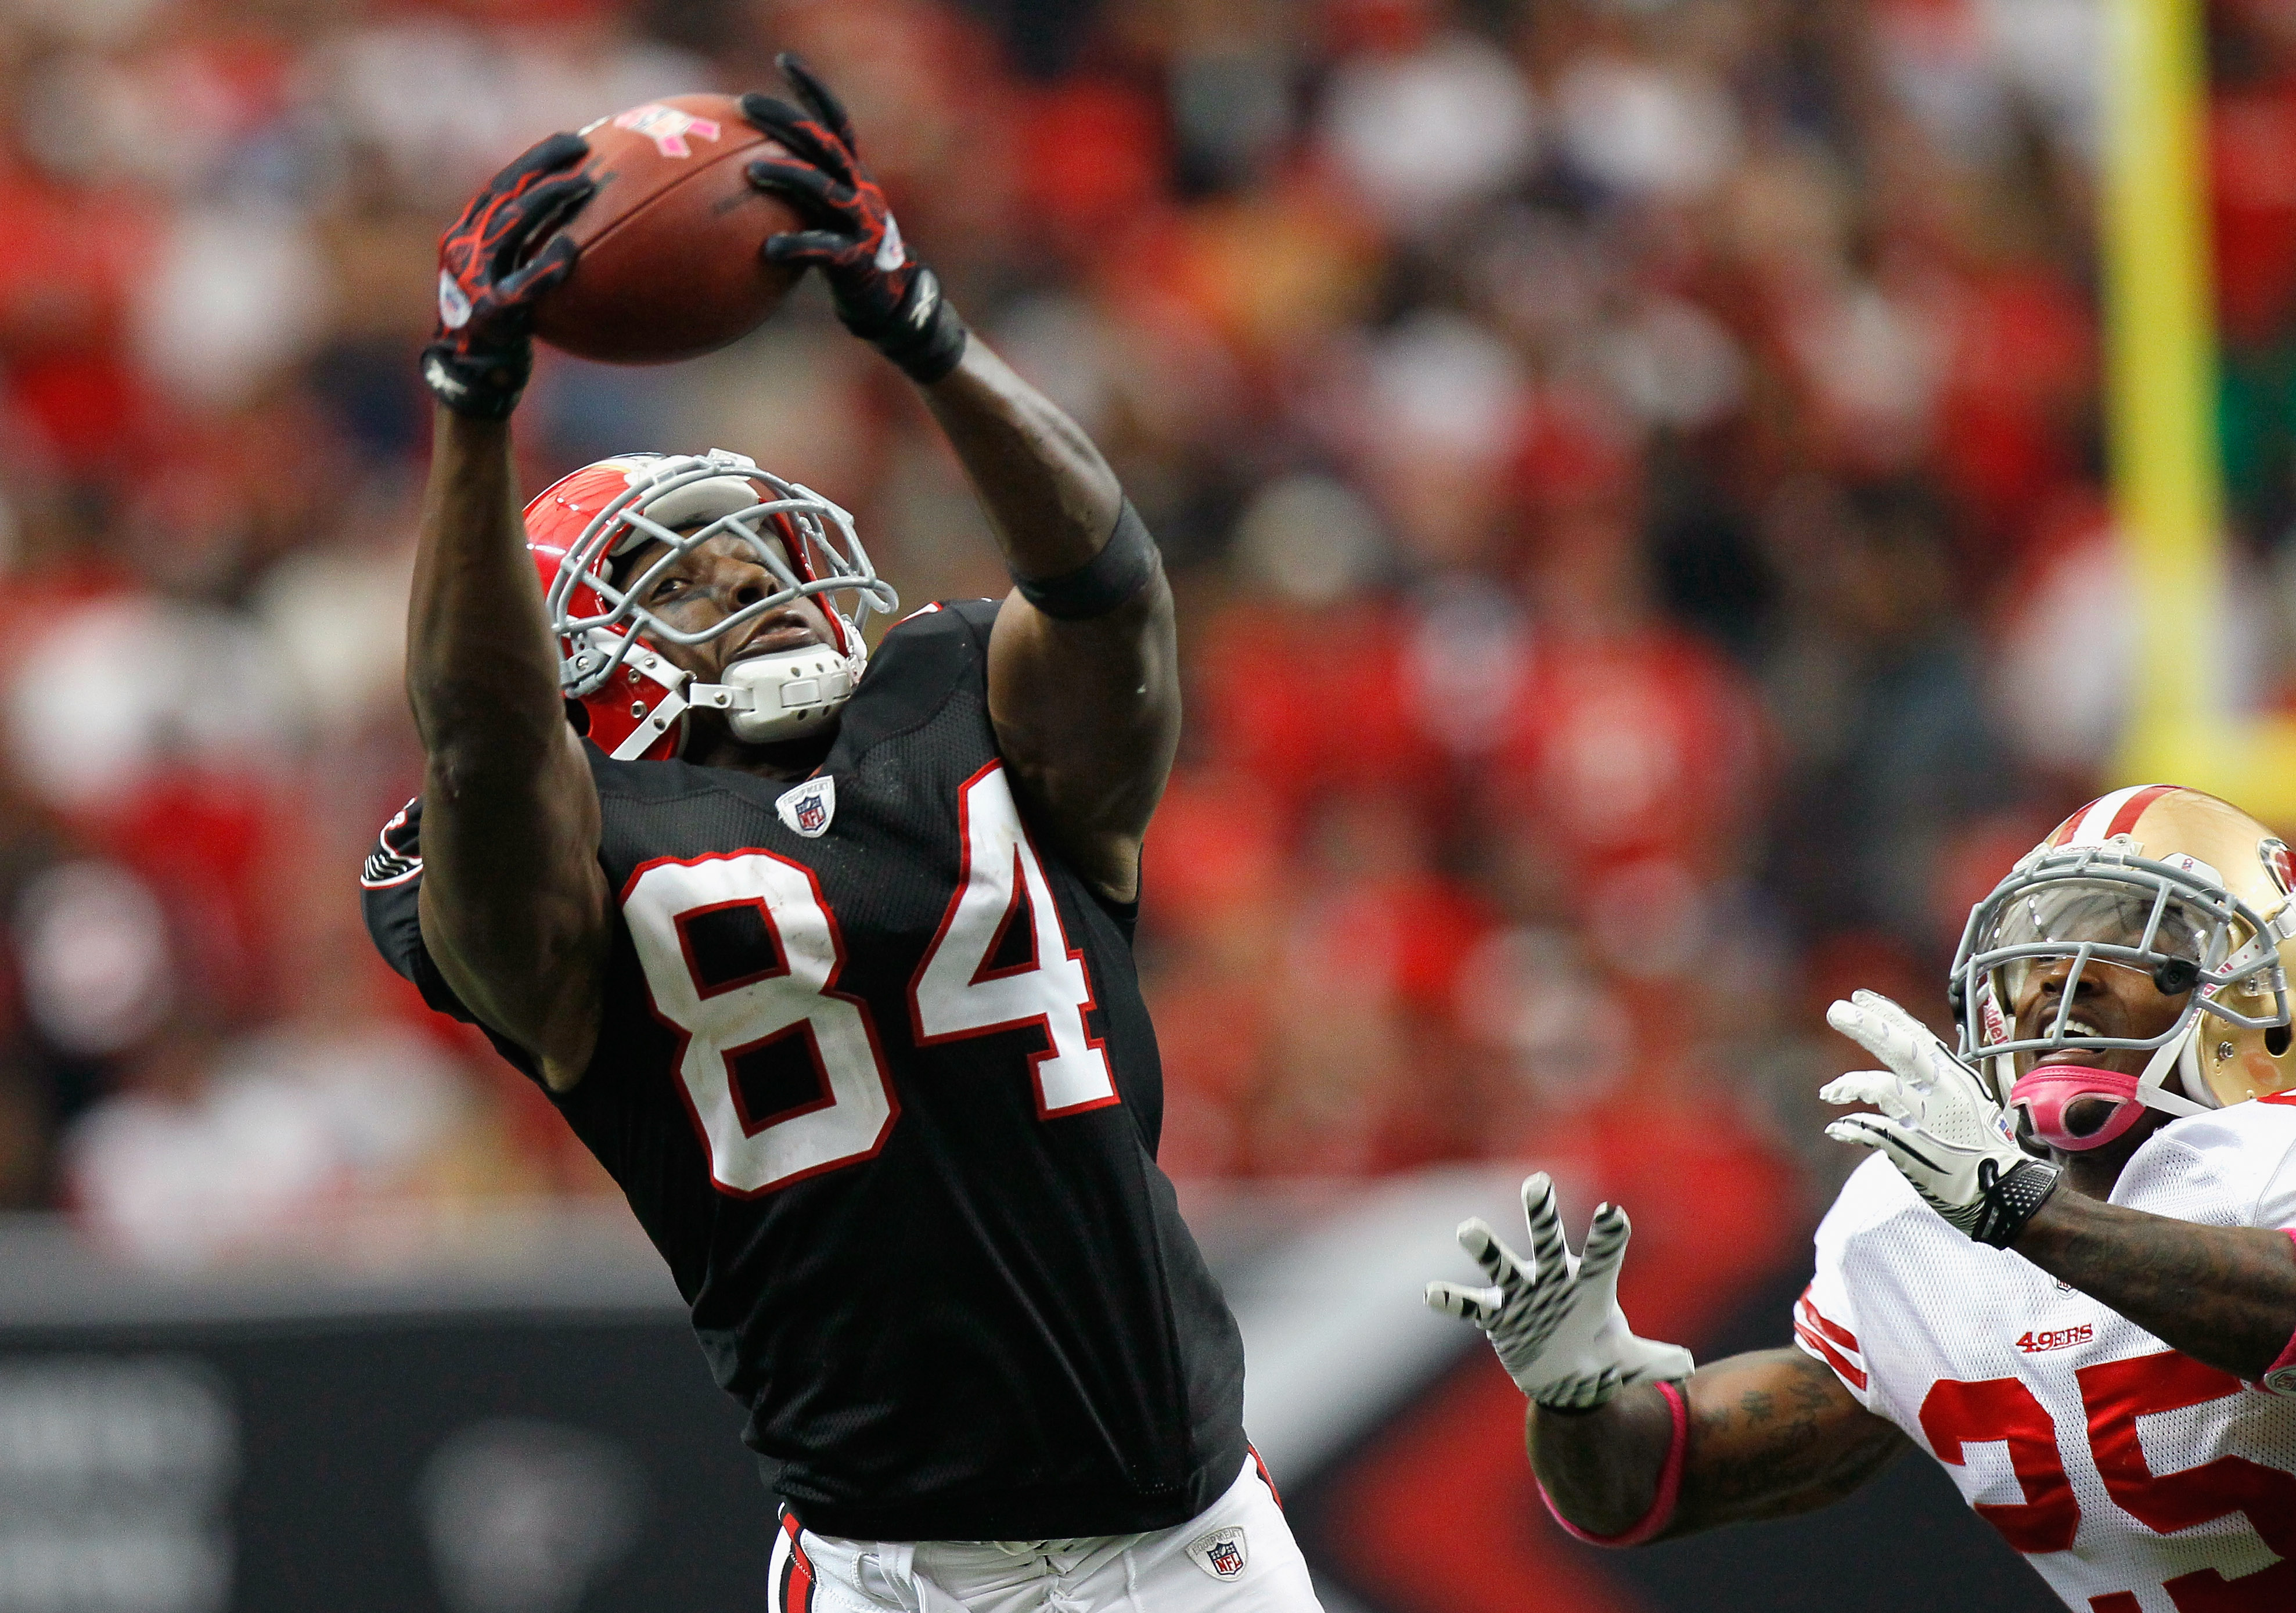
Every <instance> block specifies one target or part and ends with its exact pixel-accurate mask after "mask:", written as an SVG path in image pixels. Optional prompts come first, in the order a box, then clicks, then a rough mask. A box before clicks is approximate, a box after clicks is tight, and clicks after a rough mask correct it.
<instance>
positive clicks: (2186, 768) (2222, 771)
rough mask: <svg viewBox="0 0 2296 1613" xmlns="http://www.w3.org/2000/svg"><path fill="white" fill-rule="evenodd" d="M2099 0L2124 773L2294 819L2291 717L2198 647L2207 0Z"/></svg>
mask: <svg viewBox="0 0 2296 1613" xmlns="http://www.w3.org/2000/svg"><path fill="white" fill-rule="evenodd" d="M2105 4H2106V14H2107V19H2108V31H2107V39H2108V46H2107V48H2108V61H2107V63H2106V85H2105V127H2104V135H2105V146H2104V174H2103V180H2104V184H2103V218H2102V220H2101V228H2102V234H2103V241H2102V242H2101V245H2102V257H2103V272H2104V324H2105V330H2104V343H2105V353H2104V356H2105V372H2106V381H2105V386H2106V389H2107V396H2106V400H2105V401H2106V407H2107V413H2108V419H2109V425H2110V443H2111V451H2112V481H2113V488H2112V495H2113V505H2114V512H2115V516H2116V521H2117V525H2118V527H2119V528H2120V541H2121V542H2122V543H2123V544H2125V545H2126V553H2127V555H2128V576H2129V581H2130V585H2131V587H2132V589H2133V590H2134V594H2135V602H2136V613H2137V624H2138V643H2137V651H2136V667H2135V668H2134V671H2135V680H2136V681H2135V686H2134V689H2133V691H2132V701H2131V705H2130V708H2129V721H2128V730H2127V733H2126V734H2125V736H2124V738H2123V741H2122V747H2121V752H2120V758H2119V770H2120V774H2121V777H2120V780H2119V781H2118V782H2127V783H2134V782H2146V781H2153V782H2175V783H2180V784H2190V785H2193V786H2195V787H2196V788H2198V789H2202V790H2209V791H2210V792H2211V793H2213V794H2217V795H2221V796H2223V797H2225V798H2226V799H2228V800H2232V801H2235V802H2238V803H2239V804H2240V805H2241V806H2243V807H2245V808H2247V809H2248V810H2249V811H2251V812H2252V813H2254V814H2256V815H2258V816H2259V817H2262V818H2266V819H2267V820H2269V821H2271V822H2273V823H2296V718H2290V717H2285V716H2274V717H2265V718H2259V717H2253V716H2244V715H2241V714H2235V713H2233V712H2230V711H2228V710H2227V709H2226V705H2225V700H2224V692H2223V690H2221V689H2220V688H2218V686H2217V683H2216V673H2217V668H2218V666H2219V665H2220V664H2221V660H2222V658H2221V657H2220V656H2218V655H2215V654H2210V653H2207V652H2206V651H2207V649H2208V647H2209V646H2210V644H2211V641H2212V639H2213V638H2214V637H2215V635H2216V634H2217V633H2218V631H2220V629H2219V628H2218V627H2217V626H2214V625H2212V624H2215V623H2218V622H2219V621H2220V619H2221V610H2222V601H2223V600H2224V598H2225V597H2226V578H2225V573H2224V488H2223V473H2222V468H2221V464H2220V463H2219V460H2218V450H2217V435H2216V427H2215V410H2216V323H2215V317H2216V316H2215V306H2214V297H2213V287H2212V283H2211V279H2210V262H2209V232H2208V213H2207V205H2206V204H2207V189H2206V187H2207V184H2208V176H2207V168H2206V165H2205V163H2204V162H2203V160H2202V159H2203V147H2202V141H2203V139H2204V131H2205V116H2206V108H2207V92H2208V84H2207V66H2206V60H2205V56H2204V52H2203V41H2202V0H2105Z"/></svg>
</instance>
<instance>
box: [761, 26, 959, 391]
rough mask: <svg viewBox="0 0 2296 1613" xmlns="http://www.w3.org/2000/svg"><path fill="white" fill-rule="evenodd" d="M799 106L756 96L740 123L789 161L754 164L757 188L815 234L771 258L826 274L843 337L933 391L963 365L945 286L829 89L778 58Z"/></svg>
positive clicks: (792, 234)
mask: <svg viewBox="0 0 2296 1613" xmlns="http://www.w3.org/2000/svg"><path fill="white" fill-rule="evenodd" d="M775 65H776V66H778V67H779V68H780V69H781V70H782V73H783V77H785V78H788V80H789V82H790V86H791V90H792V92H793V93H794V94H796V96H797V99H798V101H799V103H800V104H799V105H797V106H792V105H791V104H790V103H789V102H786V101H780V100H776V99H775V98H774V97H773V96H771V95H766V94H759V93H758V92H757V91H755V90H752V91H751V92H750V94H746V95H744V96H742V117H743V118H744V119H747V120H748V121H749V122H750V125H751V126H752V127H756V128H757V129H758V130H759V131H760V132H762V133H764V134H766V135H770V136H771V137H772V138H773V139H774V140H775V141H776V142H778V143H780V144H781V145H782V147H783V150H784V151H786V152H787V153H788V154H787V155H785V156H781V157H762V158H759V159H758V160H757V161H755V162H752V163H750V166H749V168H748V174H749V179H750V184H753V185H756V186H757V187H758V189H759V190H761V191H770V192H774V193H775V194H776V195H780V196H783V197H784V198H786V199H787V200H788V201H791V203H792V204H794V205H795V207H796V208H797V209H798V211H799V213H801V214H802V215H804V217H806V218H807V219H808V220H809V221H810V222H811V224H812V225H813V227H812V228H810V229H805V230H793V231H788V232H785V233H782V234H779V235H775V236H772V237H769V238H768V239H767V242H766V245H765V254H766V257H767V258H768V259H770V260H771V261H773V262H775V263H777V264H794V265H796V266H799V267H813V268H817V269H819V270H820V271H821V274H822V278H824V280H826V281H828V282H829V289H830V293H831V295H832V298H833V299H835V301H836V304H837V316H838V318H839V319H840V320H842V321H843V322H844V324H845V328H846V329H847V330H849V331H850V332H853V333H854V334H855V335H856V336H858V337H860V338H861V339H862V340H865V341H867V342H871V343H873V344H874V345H875V347H876V348H877V349H878V351H880V352H881V353H883V354H884V355H885V356H886V357H888V358H890V359H891V360H892V361H893V362H894V363H895V364H898V365H899V366H900V367H901V368H902V369H903V370H904V371H905V372H906V373H908V375H909V376H910V377H911V378H912V379H913V380H914V381H918V382H920V383H928V384H929V383H931V382H932V381H939V379H940V378H941V377H942V376H944V375H946V374H947V373H948V372H949V371H950V370H952V369H954V368H955V367H956V363H957V360H958V359H960V358H962V357H963V356H964V346H965V329H964V322H963V321H962V320H960V319H958V318H957V316H956V312H955V309H953V308H951V307H949V306H948V304H947V301H946V300H945V299H943V298H942V296H941V294H940V282H939V279H938V278H937V277H936V276H935V275H934V274H933V272H932V271H931V269H929V268H927V267H926V266H924V265H923V264H922V263H921V262H919V261H918V259H917V258H916V256H915V255H914V253H912V252H911V251H910V250H909V248H908V244H907V242H904V241H903V240H902V239H901V226H900V225H898V223H896V222H895V221H894V218H893V209H892V206H891V204H890V202H888V201H886V200H885V192H884V191H883V190H882V189H881V188H880V187H879V186H878V184H877V182H876V181H875V180H874V179H873V178H871V177H870V176H869V172H868V170H867V169H866V168H863V167H862V166H861V158H860V153H859V151H858V150H857V144H858V142H857V137H856V136H855V135H854V133H853V122H852V119H849V118H848V117H847V116H846V114H845V108H844V105H843V104H842V103H841V102H839V100H838V99H837V97H836V96H835V95H833V94H831V93H830V91H829V86H827V85H825V84H824V83H822V81H821V80H820V79H819V78H816V77H814V75H813V73H812V71H811V70H809V69H808V67H807V66H806V65H805V63H804V62H802V61H799V60H798V59H797V57H796V56H794V55H793V54H791V53H788V52H783V53H782V54H781V55H780V56H777V57H776V58H775Z"/></svg>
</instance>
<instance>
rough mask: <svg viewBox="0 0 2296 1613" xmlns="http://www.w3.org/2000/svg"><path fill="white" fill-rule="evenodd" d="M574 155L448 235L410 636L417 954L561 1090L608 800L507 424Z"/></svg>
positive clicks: (571, 1078) (591, 1008)
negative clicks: (556, 626)
mask: <svg viewBox="0 0 2296 1613" xmlns="http://www.w3.org/2000/svg"><path fill="white" fill-rule="evenodd" d="M581 150H582V148H581V143H580V142H579V141H577V140H575V139H574V137H573V136H571V135H560V136H555V137H553V140H550V141H545V142H544V143H542V144H541V145H539V146H537V147H536V148H535V150H534V151H529V153H528V154H527V155H526V156H525V157H523V158H521V160H520V161H519V162H518V163H516V164H513V165H512V168H509V169H506V170H504V174H503V175H502V176H498V177H497V178H496V180H495V181H494V182H493V183H492V184H490V185H489V186H488V189H487V190H486V191H484V192H480V196H479V198H478V199H477V200H476V201H473V202H472V203H471V210H470V211H468V212H466V213H465V214H464V216H463V222H462V223H461V224H460V225H457V226H456V228H455V230H454V231H450V232H449V233H448V234H447V239H446V242H445V244H444V246H443V249H442V252H441V257H442V260H443V263H444V266H445V271H446V272H445V275H444V277H443V278H442V281H441V289H440V307H441V320H440V330H439V340H437V341H435V342H434V343H432V345H431V346H430V348H428V349H426V351H425V353H424V355H423V374H424V379H425V380H426V381H428V382H429V383H430V388H431V389H432V391H433V392H435V393H436V394H437V395H438V397H439V400H440V403H441V405H442V406H441V407H440V408H439V411H438V420H437V424H436V429H435V430H434V433H433V436H432V439H431V459H430V482H429V485H428V487H426V488H425V489H424V493H423V503H422V534H421V538H420V542H419V544H418V547H417V548H416V551H415V558H414V588H413V593H412V595H411V597H410V599H409V600H408V603H407V624H406V690H407V696H408V699H409V700H411V702H412V703H413V705H414V724H415V728H416V731H417V732H418V733H420V735H421V736H422V749H423V754H424V758H425V759H424V766H423V784H422V795H423V806H422V853H423V874H422V897H421V913H422V939H423V943H424V945H425V946H427V947H428V948H429V950H430V954H431V957H432V959H433V961H435V962H437V963H438V965H439V973H440V974H441V975H443V976H444V977H445V978H446V980H447V984H448V985H449V986H451V987H454V989H455V994H456V995H458V996H460V997H461V998H462V999H463V1002H464V1003H466V1004H467V1005H468V1006H469V1007H470V1009H471V1011H472V1012H473V1013H475V1014H477V1015H478V1017H479V1018H480V1019H481V1020H483V1021H484V1022H485V1023H486V1024H488V1025H489V1026H491V1027H493V1028H495V1029H496V1030H497V1031H499V1032H500V1033H502V1034H503V1035H504V1036H508V1037H510V1038H511V1039H512V1040H513V1041H515V1042H517V1043H519V1044H521V1045H522V1046H524V1047H526V1048H527V1049H528V1050H529V1051H530V1052H533V1053H534V1054H535V1055H536V1056H537V1058H538V1059H539V1060H540V1061H541V1065H542V1071H543V1076H544V1078H545V1080H546V1081H547V1082H548V1083H549V1084H550V1085H551V1086H552V1087H553V1089H555V1090H559V1091H563V1090H565V1089H567V1088H569V1087H570V1086H572V1085H574V1084H575V1082H576V1081H577V1080H578V1079H579V1078H580V1076H581V1073H582V1070H583V1069H584V1068H585V1067H586V1065H587V1064H588V1062H589V1060H590V1053H591V1050H592V1049H593V1047H594V1045H595V1044H596V1041H597V1034H598V1001H599V985H600V982H601V980H602V979H603V975H604V969H605V956H606V938H607V933H608V930H607V916H606V915H607V908H606V902H607V896H608V893H607V891H606V888H605V876H604V874H603V872H601V871H600V869H599V867H598V862H597V851H598V823H599V819H598V795H597V790H596V788H595V787H594V785H593V784H592V782H591V780H590V771H589V768H588V766H587V765H586V763H585V762H584V760H583V757H582V754H581V750H580V747H581V744H582V741H580V740H579V739H578V737H576V735H575V733H574V732H573V730H572V729H571V728H570V727H569V726H568V725H567V724H566V719H565V716H564V709H563V708H562V705H561V703H560V700H559V695H558V653H557V649H556V646H555V645H554V644H553V642H552V639H551V635H550V630H549V623H548V618H547V617H546V616H545V612H544V610H543V602H542V589H541V585H540V584H539V582H538V581H537V578H536V576H535V571H534V566H533V563H532V561H529V559H528V557H527V553H526V536H525V531H524V528H523V526H522V524H521V520H520V519H519V501H518V492H517V487H518V484H517V475H516V471H514V469H513V467H512V460H511V450H510V426H509V420H508V417H509V413H510V411H511V408H512V406H513V405H515V404H516V402H517V399H518V394H519V391H520V389H521V387H522V386H523V385H524V382H525V379H526V373H527V366H528V364H529V349H528V347H527V337H526V328H527V321H526V315H525V305H526V302H527V300H528V299H530V298H531V297H532V296H534V295H535V294H536V293H537V292H538V291H540V290H541V289H543V288H544V287H545V286H547V285H548V284H550V283H552V281H553V278H554V276H555V275H562V274H564V272H565V266H567V265H570V262H571V254H570V252H553V251H552V250H549V249H547V248H545V251H544V252H543V254H542V255H540V256H539V257H537V258H535V259H534V260H533V262H532V263H531V264H530V265H529V266H528V267H527V268H525V269H524V270H521V271H519V272H509V270H510V266H511V265H512V263H514V262H515V261H516V260H517V258H519V257H520V256H521V249H522V248H523V247H524V246H525V245H526V244H527V242H528V241H529V239H530V238H531V237H532V236H533V235H534V234H536V233H539V232H541V231H544V230H546V229H547V228H548V227H549V225H550V224H551V223H552V222H553V220H554V219H555V218H557V217H562V216H563V213H564V210H565V209H566V208H567V207H568V206H569V205H570V201H576V202H578V201H579V199H580V196H581V195H582V194H585V193H586V192H582V191H579V190H577V189H570V188H569V187H570V186H577V185H579V184H581V183H582V182H579V181H572V180H570V179H568V178H566V177H565V176H564V175H563V170H564V169H565V168H567V167H568V166H570V164H571V163H572V162H573V161H575V160H578V159H579V157H580V155H581ZM554 244H555V243H553V245H554ZM449 288H451V291H450V289H449Z"/></svg>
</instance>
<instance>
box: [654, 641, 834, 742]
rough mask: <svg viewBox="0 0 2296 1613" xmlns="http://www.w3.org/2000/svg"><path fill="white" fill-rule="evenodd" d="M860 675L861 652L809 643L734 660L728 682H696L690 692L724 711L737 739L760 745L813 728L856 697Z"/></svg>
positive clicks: (693, 699) (697, 702)
mask: <svg viewBox="0 0 2296 1613" xmlns="http://www.w3.org/2000/svg"><path fill="white" fill-rule="evenodd" d="M860 680H861V658H860V657H859V656H849V655H840V654H839V653H838V652H837V651H834V650H832V649H829V648H827V647H826V646H823V645H807V646H805V647H803V648H800V649H797V650H780V651H775V652H774V653H773V654H771V655H758V656H752V657H751V658H750V659H748V660H746V661H735V662H734V664H733V665H732V666H731V667H727V668H726V681H725V682H724V683H722V684H692V685H690V686H689V687H688V688H687V690H686V694H687V697H688V699H689V700H690V701H691V702H692V703H693V705H696V706H709V707H714V708H717V709H718V710H721V711H723V712H725V713H726V726H727V727H729V728H731V729H733V731H734V738H735V739H737V740H741V741H744V742H745V743H748V744H751V745H759V744H765V743H767V742H768V741H775V740H793V739H797V738H799V737H801V736H803V735H805V734H808V733H814V732H815V731H816V730H817V729H819V728H820V727H821V726H822V725H823V724H824V723H825V722H826V721H827V720H828V719H829V716H830V715H831V713H832V712H834V711H835V710H836V709H837V708H839V707H840V706H842V705H843V704H845V702H846V701H847V700H850V699H852V698H853V686H854V684H857V683H858V682H860Z"/></svg>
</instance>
